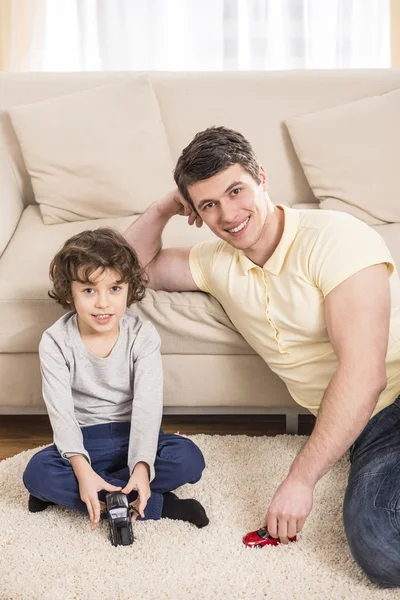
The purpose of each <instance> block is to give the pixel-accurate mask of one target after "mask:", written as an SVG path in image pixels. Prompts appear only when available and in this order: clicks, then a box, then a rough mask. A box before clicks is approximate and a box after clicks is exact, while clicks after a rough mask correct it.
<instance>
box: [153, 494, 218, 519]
mask: <svg viewBox="0 0 400 600" xmlns="http://www.w3.org/2000/svg"><path fill="white" fill-rule="evenodd" d="M163 498H164V504H163V508H162V513H161V517H164V518H167V519H177V520H178V521H189V523H193V525H196V527H199V528H201V527H205V526H206V525H208V523H209V519H208V517H207V515H206V511H205V510H204V508H203V507H202V505H201V504H200V502H198V501H197V500H193V499H185V500H182V499H180V498H178V496H176V495H175V494H173V493H172V492H166V493H165V494H163Z"/></svg>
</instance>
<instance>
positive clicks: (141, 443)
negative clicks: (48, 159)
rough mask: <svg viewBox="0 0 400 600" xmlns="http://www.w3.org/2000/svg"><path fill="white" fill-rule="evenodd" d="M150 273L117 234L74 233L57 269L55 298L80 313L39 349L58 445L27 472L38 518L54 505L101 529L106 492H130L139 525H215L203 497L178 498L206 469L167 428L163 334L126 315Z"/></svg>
mask: <svg viewBox="0 0 400 600" xmlns="http://www.w3.org/2000/svg"><path fill="white" fill-rule="evenodd" d="M144 277H145V276H144V272H143V270H142V269H141V267H140V265H139V262H138V259H137V256H136V254H135V252H134V251H133V250H132V249H131V248H130V247H129V245H128V243H127V242H126V240H125V239H124V238H123V237H122V236H121V235H120V234H119V233H117V232H115V231H113V230H111V229H107V228H102V229H97V230H95V231H84V232H83V233H79V234H78V235H75V236H73V237H71V238H70V239H69V240H67V241H66V242H65V244H64V246H63V247H62V248H61V250H60V251H59V252H58V253H57V254H56V256H55V257H54V259H53V261H52V263H51V265H50V278H51V280H52V282H53V289H52V291H51V292H49V296H50V297H51V298H53V299H54V300H56V302H58V303H59V304H61V305H62V306H63V307H64V308H67V309H70V312H68V313H67V314H65V315H64V316H62V317H61V318H60V319H59V320H58V321H57V322H56V323H54V325H52V326H51V327H50V328H49V329H47V330H46V331H45V332H44V334H43V336H42V339H41V342H40V345H39V356H40V366H41V373H42V379H43V398H44V401H45V403H46V407H47V411H48V414H49V417H50V422H51V426H52V429H53V434H54V444H53V445H52V446H50V447H48V448H44V449H43V450H41V451H40V452H38V453H37V454H35V455H34V456H33V457H32V458H31V460H30V461H29V463H28V465H27V467H26V470H25V472H24V475H23V481H24V484H25V487H26V488H27V489H28V491H29V493H30V496H29V510H30V511H31V512H39V511H42V510H44V509H45V508H47V507H48V506H49V505H50V504H59V505H62V506H66V507H68V508H72V509H76V510H79V511H81V512H83V513H87V512H88V513H89V516H90V520H91V523H92V529H93V530H94V529H96V527H97V524H98V522H99V519H100V509H101V507H104V498H105V495H106V493H107V492H110V491H116V490H121V491H122V492H123V493H124V494H127V495H128V500H129V502H130V503H131V506H132V509H133V515H132V520H133V521H134V520H135V519H136V518H139V519H160V518H162V517H167V518H170V519H179V520H182V521H189V522H190V523H193V524H194V525H196V526H197V527H204V526H205V525H207V524H208V518H207V515H206V513H205V511H204V508H203V507H202V505H201V504H200V503H199V502H198V501H197V500H192V499H188V500H181V499H178V498H177V496H175V494H172V493H171V490H174V489H176V488H177V487H179V486H181V485H184V484H185V483H195V482H196V481H198V480H199V479H200V478H201V474H202V471H203V469H204V467H205V464H204V458H203V455H202V453H201V451H200V450H199V448H198V447H197V446H196V445H195V444H194V443H193V442H192V441H190V440H188V439H186V438H184V437H181V436H179V435H167V434H164V433H163V432H162V431H161V430H160V424H161V417H162V396H163V377H162V365H161V355H160V338H159V335H158V333H157V331H156V329H155V328H154V326H153V325H152V324H151V323H150V322H149V321H142V319H140V317H138V316H137V315H136V314H134V313H131V312H126V308H127V306H130V305H131V304H132V303H134V302H137V301H139V300H141V299H142V298H143V296H144V293H145V283H146V281H145V278H144Z"/></svg>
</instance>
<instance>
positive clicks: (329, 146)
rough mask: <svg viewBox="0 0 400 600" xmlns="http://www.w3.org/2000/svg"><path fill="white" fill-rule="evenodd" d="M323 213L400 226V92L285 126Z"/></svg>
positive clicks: (358, 102) (290, 121)
mask: <svg viewBox="0 0 400 600" xmlns="http://www.w3.org/2000/svg"><path fill="white" fill-rule="evenodd" d="M286 125H287V127H288V130H289V133H290V137H291V139H292V141H293V145H294V148H295V150H296V153H297V156H298V157H299V160H300V162H301V164H302V166H303V169H304V172H305V175H306V177H307V180H308V182H309V184H310V186H311V188H312V190H313V192H314V194H315V196H316V197H317V198H319V200H320V201H321V203H320V207H321V208H325V209H331V210H342V211H345V212H349V213H350V214H353V215H354V216H356V217H358V218H360V219H362V220H364V221H365V222H366V223H368V224H370V225H380V224H384V223H399V222H400V169H399V168H398V156H399V155H400V135H399V132H400V89H397V90H394V91H392V92H389V93H387V94H382V95H380V96H374V97H372V98H365V99H363V100H358V101H357V102H351V103H349V104H344V105H341V106H337V107H335V108H329V109H326V110H323V111H320V112H316V113H311V114H305V115H301V116H298V117H293V118H291V119H289V120H287V121H286Z"/></svg>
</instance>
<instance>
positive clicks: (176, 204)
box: [158, 188, 203, 227]
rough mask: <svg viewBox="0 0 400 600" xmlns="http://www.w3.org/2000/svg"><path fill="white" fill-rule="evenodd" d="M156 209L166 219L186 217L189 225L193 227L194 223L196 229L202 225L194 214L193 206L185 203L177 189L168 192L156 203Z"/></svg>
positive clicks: (201, 221)
mask: <svg viewBox="0 0 400 600" xmlns="http://www.w3.org/2000/svg"><path fill="white" fill-rule="evenodd" d="M158 207H159V209H160V211H161V212H162V213H163V214H165V215H167V216H168V217H173V216H174V215H181V216H183V217H188V224H189V225H194V224H195V223H196V227H201V226H202V225H203V220H202V219H201V217H199V215H198V214H197V213H196V211H195V210H194V208H193V206H191V205H190V204H189V203H188V202H186V200H185V199H184V197H183V196H182V194H181V193H180V191H179V190H178V188H175V189H174V190H171V191H170V192H168V194H167V195H166V196H164V198H162V199H161V200H160V201H159V202H158Z"/></svg>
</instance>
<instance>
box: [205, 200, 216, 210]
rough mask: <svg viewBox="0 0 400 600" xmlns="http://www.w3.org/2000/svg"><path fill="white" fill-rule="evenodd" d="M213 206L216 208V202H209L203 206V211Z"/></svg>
mask: <svg viewBox="0 0 400 600" xmlns="http://www.w3.org/2000/svg"><path fill="white" fill-rule="evenodd" d="M213 206H215V202H209V203H208V204H205V205H204V206H203V209H208V208H212V207H213Z"/></svg>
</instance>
